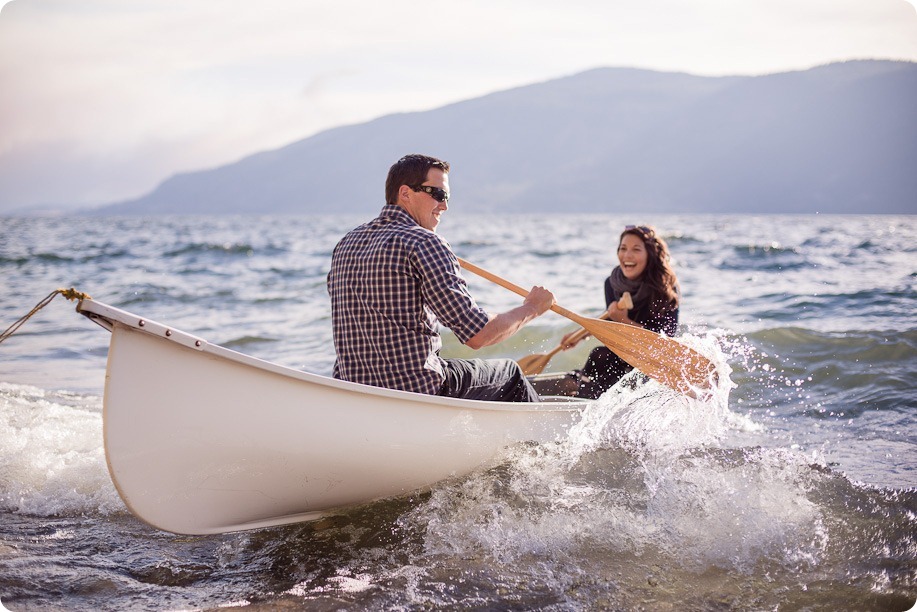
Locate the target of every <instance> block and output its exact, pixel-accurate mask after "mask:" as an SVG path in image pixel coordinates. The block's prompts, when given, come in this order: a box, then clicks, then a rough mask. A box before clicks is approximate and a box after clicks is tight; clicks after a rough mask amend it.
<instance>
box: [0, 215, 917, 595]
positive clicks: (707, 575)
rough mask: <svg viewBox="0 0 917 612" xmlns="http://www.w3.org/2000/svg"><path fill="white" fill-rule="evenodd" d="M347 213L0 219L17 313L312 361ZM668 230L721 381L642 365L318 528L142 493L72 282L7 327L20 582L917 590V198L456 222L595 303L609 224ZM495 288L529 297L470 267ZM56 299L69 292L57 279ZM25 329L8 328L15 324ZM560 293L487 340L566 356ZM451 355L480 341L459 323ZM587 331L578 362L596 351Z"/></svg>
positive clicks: (209, 587) (2, 469) (4, 437)
mask: <svg viewBox="0 0 917 612" xmlns="http://www.w3.org/2000/svg"><path fill="white" fill-rule="evenodd" d="M357 221H358V220H357V219H349V218H338V217H328V218H297V219H281V218H264V219H240V218H228V219H213V218H206V219H181V218H171V219H31V220H19V219H3V220H0V223H3V232H2V236H0V274H2V278H3V279H4V280H3V282H4V285H5V286H4V292H3V293H2V296H0V304H2V306H3V311H4V312H7V313H8V317H7V318H8V319H9V321H8V323H7V324H9V323H12V321H13V320H14V319H15V318H16V317H18V316H20V315H21V314H24V313H25V312H26V311H27V310H28V309H29V308H30V307H31V306H32V305H33V304H35V303H36V302H37V301H38V300H39V299H40V298H41V297H44V295H46V294H47V293H48V292H50V291H51V290H52V289H54V288H56V287H58V286H71V285H73V286H76V287H77V288H78V289H80V290H83V291H86V292H88V293H90V294H92V295H93V296H95V297H96V298H98V299H100V300H101V301H104V302H107V303H109V304H112V305H114V306H118V307H122V308H125V309H128V310H131V311H134V312H138V313H142V314H144V316H148V317H149V318H151V319H154V320H158V321H162V322H168V323H169V324H170V325H174V326H176V327H178V328H181V329H184V330H186V331H189V332H192V333H194V334H196V335H201V336H204V337H206V338H207V339H208V340H210V341H212V342H215V343H218V344H222V345H225V346H229V347H232V348H234V349H236V350H241V351H243V352H246V353H250V354H253V355H255V356H258V357H262V358H265V359H270V360H272V361H277V362H280V363H283V364H285V365H291V366H293V367H298V368H302V369H306V370H309V371H313V372H317V373H321V374H327V373H328V372H330V368H331V363H332V361H333V352H332V350H331V349H330V320H329V311H328V300H327V296H326V293H325V288H324V275H325V274H326V273H327V266H328V263H329V260H330V252H331V248H332V247H333V245H334V243H335V242H336V240H337V239H338V238H339V237H340V235H341V234H342V233H343V232H344V231H346V230H347V229H349V228H350V227H352V226H353V225H354V224H355V223H356V222H357ZM634 221H638V222H644V221H651V222H653V223H655V224H656V225H657V226H658V227H659V228H660V229H661V230H662V231H663V234H664V235H665V236H666V238H667V240H668V241H669V244H670V246H671V249H672V252H673V255H674V257H675V265H676V269H677V271H678V273H679V276H680V279H681V282H682V290H683V295H684V300H685V301H684V305H683V308H682V322H683V324H684V328H685V330H686V332H687V334H686V336H685V337H684V340H685V341H686V342H689V343H691V344H692V345H694V346H696V347H697V348H699V349H700V350H702V351H703V352H705V353H707V354H708V355H711V356H713V357H714V358H715V359H716V361H717V362H718V364H719V367H720V368H721V372H723V373H726V374H728V378H729V379H731V383H726V384H724V386H723V388H722V389H720V390H719V391H718V392H717V394H716V396H715V397H714V398H712V399H711V400H709V401H707V402H705V403H701V402H697V401H695V400H689V399H686V398H683V397H680V396H677V395H675V394H673V393H671V392H669V391H667V390H665V389H662V388H660V387H658V386H657V385H655V384H649V385H636V386H628V385H626V384H623V385H621V386H619V387H618V388H616V389H615V390H613V391H612V392H610V393H608V394H606V395H605V396H603V398H602V399H601V400H600V401H599V402H598V403H597V404H596V405H595V406H593V407H592V408H590V410H589V411H588V412H587V413H586V414H585V415H584V418H583V420H582V422H581V423H580V424H579V425H578V426H577V427H576V428H575V429H574V431H573V432H571V436H570V437H569V439H568V440H567V441H566V442H565V443H563V444H558V445H547V446H538V445H523V446H520V447H517V448H514V449H510V450H508V451H507V454H506V456H505V457H504V459H503V460H502V461H500V462H498V464H496V465H493V466H489V467H487V468H483V469H482V470H480V471H479V472H477V473H475V474H473V475H471V476H469V477H467V478H463V479H460V480H456V481H453V482H446V483H442V484H441V485H439V486H437V487H435V488H434V489H433V490H432V491H430V492H427V493H424V494H421V495H416V496H413V497H410V498H406V499H400V500H390V501H386V502H380V503H376V504H371V505H368V506H365V507H362V508H358V509H355V510H353V511H351V512H348V513H345V514H342V515H340V516H335V517H329V518H326V519H323V520H320V521H317V522H313V523H307V524H302V525H295V526H290V527H282V528H274V529H266V530H259V531H253V532H246V533H241V534H229V535H225V536H208V537H186V536H174V535H170V534H165V533H162V532H157V531H155V530H152V529H150V528H148V527H146V526H144V525H143V524H141V523H139V522H138V521H137V520H136V519H134V518H133V517H131V516H130V515H129V514H127V512H126V510H125V508H124V506H123V504H122V503H121V501H120V499H119V498H118V496H117V493H116V492H115V490H114V487H113V486H112V484H111V481H110V479H109V477H108V473H107V468H106V465H105V459H104V453H103V451H102V442H101V440H102V419H101V397H100V395H101V386H102V382H103V373H104V367H105V355H106V351H107V342H108V336H107V334H106V333H105V332H104V331H102V330H100V329H98V328H96V326H94V325H92V324H91V323H89V322H88V321H85V320H83V319H82V317H78V316H76V315H75V314H74V313H73V312H72V310H71V308H72V305H70V304H66V305H64V302H63V301H58V302H54V303H52V305H51V306H49V307H48V308H46V309H45V310H44V311H42V312H41V313H40V314H39V315H38V316H36V317H35V318H34V319H33V320H32V321H30V322H29V323H28V324H27V325H26V326H25V327H24V328H23V329H22V330H21V331H20V332H19V333H18V334H17V335H16V336H14V337H13V338H12V339H11V340H8V341H7V342H5V343H4V344H3V345H0V358H2V369H0V517H2V521H0V601H2V602H3V603H4V605H6V606H7V607H9V608H11V609H14V610H19V609H48V608H66V609H85V610H90V609H92V610H95V609H125V608H137V609H144V608H145V609H175V608H189V607H207V606H218V605H226V604H234V605H238V606H245V605H250V606H252V607H254V606H256V605H257V604H259V603H260V604H268V603H269V604H270V606H272V607H277V606H286V607H289V608H293V609H300V608H305V609H315V608H318V609H326V608H328V609H331V608H333V609H340V608H348V609H364V608H428V607H446V606H456V607H459V606H460V607H480V608H500V609H507V608H516V609H531V608H549V609H596V608H611V609H634V608H640V607H643V608H646V609H698V610H712V609H774V608H778V607H779V608H780V609H813V610H821V609H824V610H835V609H861V610H903V609H907V608H908V607H910V605H911V604H913V602H914V598H915V597H917V537H915V533H917V519H915V516H917V492H915V488H914V487H915V484H917V476H915V468H917V459H915V457H917V453H914V450H915V448H914V447H915V435H914V433H913V415H914V411H915V408H917V402H915V399H914V397H915V394H914V380H917V335H915V334H917V330H915V327H914V318H913V312H914V311H915V310H914V309H915V304H917V300H915V278H917V258H915V247H914V246H913V245H914V244H917V241H915V238H917V223H915V221H914V218H912V217H878V216H874V217H819V216H809V217H764V218H750V217H674V216H667V217H659V218H656V219H636V220H635V219H629V218H628V219H625V218H611V217H575V216H573V217H539V218H535V217H532V218H526V217H522V218H511V219H509V220H507V219H501V218H498V217H495V218H484V219H482V218H462V217H453V218H451V219H449V220H447V221H445V222H444V224H443V226H442V229H441V231H442V233H443V234H444V235H445V236H446V237H447V238H448V239H450V241H451V242H452V244H453V246H454V248H455V249H456V251H457V252H458V253H459V254H460V255H461V256H463V257H465V258H467V259H469V260H471V261H473V262H475V263H479V264H481V265H483V266H485V267H487V268H489V269H491V270H492V271H494V272H496V273H498V274H500V275H502V276H504V277H507V278H509V279H510V280H513V281H514V282H517V283H518V284H521V285H531V284H544V285H546V286H548V287H550V288H551V289H552V290H554V292H555V294H556V295H557V297H558V301H559V302H560V303H561V304H562V305H564V306H565V307H567V308H570V309H572V310H574V311H577V312H581V313H583V314H594V313H597V312H599V311H600V310H601V308H602V299H603V298H602V289H601V282H602V279H603V278H604V276H605V275H607V273H608V270H609V269H610V266H611V261H612V257H613V250H614V246H615V244H616V237H617V236H616V235H617V232H618V228H620V227H621V226H623V225H624V224H625V223H632V222H634ZM469 282H470V283H471V286H472V291H473V293H474V294H475V295H476V296H477V297H478V300H479V301H480V302H481V303H482V304H484V305H485V306H486V307H487V308H488V309H490V310H494V311H499V310H501V309H505V308H508V307H510V306H512V305H513V304H515V303H516V302H517V300H518V298H516V297H515V296H514V295H512V294H510V293H509V292H507V291H505V290H503V289H501V288H499V287H495V286H492V285H490V284H488V283H486V282H483V281H481V280H479V279H476V278H472V277H469ZM59 300H60V298H59ZM0 326H2V327H5V326H6V325H2V324H0ZM570 328H571V326H570V324H569V323H566V322H565V321H564V320H563V319H561V318H560V317H555V316H553V315H547V316H545V317H542V318H541V319H539V320H538V321H537V322H536V323H535V324H533V325H530V326H528V327H527V328H526V329H525V330H523V332H522V333H521V334H519V335H518V336H517V337H515V338H514V339H513V340H512V341H510V342H509V343H506V344H504V345H502V346H499V347H492V348H490V349H488V350H486V351H484V354H485V356H489V355H499V356H512V357H521V356H523V355H526V354H530V353H534V352H545V351H546V350H550V349H551V348H553V346H554V345H555V344H556V342H557V340H558V338H559V337H560V335H562V334H563V333H564V332H566V331H567V330H569V329H570ZM445 351H446V352H448V353H450V354H453V355H463V354H467V350H466V349H464V347H461V346H458V345H457V343H456V342H455V341H454V339H452V338H451V337H449V336H447V337H446V348H445ZM587 352H588V347H578V349H577V350H576V351H571V353H572V354H571V353H565V354H562V355H558V356H557V357H556V358H555V360H554V361H553V362H552V368H554V369H569V368H573V367H579V366H580V365H582V362H583V360H584V359H585V355H586V353H587Z"/></svg>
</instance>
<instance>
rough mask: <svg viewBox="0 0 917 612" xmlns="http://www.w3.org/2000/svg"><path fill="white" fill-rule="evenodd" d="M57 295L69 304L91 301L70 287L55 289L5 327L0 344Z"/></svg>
mask: <svg viewBox="0 0 917 612" xmlns="http://www.w3.org/2000/svg"><path fill="white" fill-rule="evenodd" d="M58 295H62V296H64V297H65V298H67V299H68V300H70V301H71V302H72V301H73V300H80V301H82V300H91V299H92V298H91V297H89V295H88V294H86V293H83V292H82V291H77V290H76V289H74V288H73V287H70V288H69V289H55V290H54V291H52V292H51V293H50V294H48V297H46V298H44V299H43V300H41V301H40V302H38V303H37V304H36V305H35V307H34V308H32V310H30V311H29V312H28V314H26V315H25V316H24V317H22V318H20V319H19V320H18V321H16V322H15V323H13V324H12V325H10V326H9V327H7V328H6V331H5V332H3V333H2V334H0V342H3V341H4V340H6V339H7V338H9V337H10V336H12V335H13V334H14V333H16V331H17V330H18V329H19V328H20V327H22V326H23V324H24V323H25V322H26V321H28V320H29V319H31V318H32V316H33V315H34V314H35V313H37V312H38V311H39V310H41V309H42V308H44V307H45V306H47V305H48V304H50V303H51V300H53V299H54V298H55V297H57V296H58Z"/></svg>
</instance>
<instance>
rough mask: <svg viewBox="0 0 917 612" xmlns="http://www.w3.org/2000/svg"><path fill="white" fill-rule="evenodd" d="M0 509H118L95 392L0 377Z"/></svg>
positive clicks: (51, 513) (69, 512)
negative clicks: (49, 387)
mask: <svg viewBox="0 0 917 612" xmlns="http://www.w3.org/2000/svg"><path fill="white" fill-rule="evenodd" d="M0 509H2V510H5V511H12V512H19V513H22V514H32V515H38V516H54V515H73V514H79V513H86V512H88V513H96V512H98V513H102V514H110V513H113V512H120V511H123V510H124V505H123V504H122V503H121V500H120V499H119V498H118V495H117V492H116V491H115V488H114V486H113V485H112V483H111V479H110V478H109V476H108V469H107V467H106V464H105V452H104V448H103V443H102V414H101V398H99V397H98V396H89V395H80V394H73V393H68V392H65V391H57V392H50V391H44V390H42V389H38V388H35V387H30V386H25V385H13V384H8V383H0Z"/></svg>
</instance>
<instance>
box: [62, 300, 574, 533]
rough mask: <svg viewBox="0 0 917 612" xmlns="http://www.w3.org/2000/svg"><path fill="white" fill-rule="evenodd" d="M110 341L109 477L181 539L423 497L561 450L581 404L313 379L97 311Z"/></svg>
mask: <svg viewBox="0 0 917 612" xmlns="http://www.w3.org/2000/svg"><path fill="white" fill-rule="evenodd" d="M80 311H81V312H83V313H84V314H87V315H90V318H93V319H94V320H96V321H97V322H99V323H100V324H102V325H103V326H105V327H107V328H109V329H110V331H111V332H112V337H111V345H110V348H109V356H108V368H107V373H106V381H105V399H104V439H105V452H106V459H107V462H108V467H109V471H110V473H111V477H112V480H113V482H114V483H115V486H116V488H117V489H118V492H119V494H120V495H121V497H122V499H123V500H124V502H125V504H126V505H127V506H128V508H129V509H130V510H131V511H132V512H133V513H134V514H135V515H137V516H138V517H140V518H141V519H142V520H144V521H146V522H147V523H149V524H151V525H153V526H154V527H157V528H159V529H163V530H166V531H172V532H176V533H187V534H207V533H224V532H228V531H237V530H242V529H252V528H257V527H267V526H272V525H281V524H285V523H291V522H297V521H302V520H311V519H315V518H318V517H320V516H322V515H325V514H329V513H332V512H334V511H337V510H340V509H342V508H346V507H349V506H354V505H357V504H363V503H367V502H370V501H374V500H378V499H383V498H387V497H393V496H398V495H404V494H407V493H411V492H414V491H421V490H424V489H427V488H429V487H430V486H432V485H433V484H435V483H437V482H439V481H442V480H444V479H448V478H452V477H458V476H462V475H465V474H468V473H470V472H471V471H473V470H475V469H478V468H480V467H481V466H485V465H487V464H488V463H489V462H491V461H493V460H494V459H495V458H497V457H498V456H499V455H500V452H501V451H502V449H503V448H505V447H506V446H508V445H512V444H514V443H518V442H522V441H528V440H531V441H536V442H549V441H554V440H558V439H560V438H561V437H562V436H564V435H565V434H566V432H567V430H568V428H569V427H570V425H572V424H573V423H574V422H575V421H576V420H577V419H578V418H579V414H580V411H581V409H582V408H583V407H584V405H585V404H583V403H582V402H572V401H567V402H561V401H559V400H558V401H555V402H546V403H543V404H507V403H499V402H475V401H470V400H457V399H451V398H439V397H433V396H426V395H420V394H415V393H405V392H399V391H393V390H388V389H377V388H375V387H367V386H364V385H357V384H353V383H347V382H343V381H338V380H334V379H330V378H327V377H322V376H316V375H313V374H308V373H304V372H299V371H296V370H291V369H288V368H284V367H282V366H278V365H276V364H270V363H268V362H263V361H260V360H257V359H255V358H252V357H249V356H245V355H242V354H240V353H236V352H234V351H230V350H229V349H225V348H223V347H219V346H215V345H210V344H209V343H206V342H205V341H202V340H200V339H198V338H196V337H194V336H190V335H188V334H185V333H183V332H180V331H178V330H174V329H169V328H166V327H165V326H162V325H160V324H157V323H154V322H150V321H143V320H142V319H140V318H138V317H136V316H135V315H131V314H130V313H126V312H124V311H119V310H117V309H113V308H111V307H107V306H105V305H102V304H99V303H91V302H90V303H86V304H83V305H81V306H80Z"/></svg>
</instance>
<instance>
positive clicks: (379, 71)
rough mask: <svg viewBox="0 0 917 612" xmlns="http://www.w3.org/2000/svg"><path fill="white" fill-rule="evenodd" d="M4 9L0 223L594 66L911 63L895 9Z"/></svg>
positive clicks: (205, 0)
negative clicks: (340, 128) (6, 213)
mask: <svg viewBox="0 0 917 612" xmlns="http://www.w3.org/2000/svg"><path fill="white" fill-rule="evenodd" d="M562 7H563V8H562V9H559V8H558V5H557V3H556V2H554V1H553V0H528V1H525V2H523V1H522V0H508V1H507V2H501V3H492V2H489V1H487V0H467V1H466V2H462V3H453V4H450V5H443V4H440V5H430V6H428V7H426V8H425V9H424V10H418V8H417V5H416V3H414V2H410V1H408V0H391V1H390V2H386V3H367V2H365V1H363V0H312V1H310V2H297V1H295V0H262V1H261V2H258V3H242V2H225V1H224V0H186V1H185V2H181V3H171V2H169V3H165V2H156V1H154V0H80V1H79V2H74V1H72V0H14V1H13V2H7V3H5V4H4V6H3V8H2V11H0V91H3V95H2V96H0V125H2V129H0V212H2V211H3V210H8V209H9V208H12V207H18V206H29V205H34V204H37V203H41V202H59V203H62V204H69V205H76V204H86V203H103V202H106V201H112V200H117V199H123V198H128V197H133V196H137V195H141V194H142V193H144V192H146V191H148V190H150V189H152V188H153V187H155V185H156V184H157V183H158V182H160V181H162V180H164V179H165V178H167V177H168V176H169V175H170V174H172V173H175V172H179V171H188V170H194V169H200V168H205V167H212V166H216V165H219V164H223V163H227V162H230V161H233V160H235V159H238V158H240V157H242V156H244V155H247V154H250V153H254V152H257V151H260V150H265V149H270V148H275V147H279V146H282V145H285V144H288V143H290V142H293V141H295V140H298V139H300V138H303V137H306V136H309V135H311V134H314V133H316V132H318V131H320V130H322V129H327V128H329V127H333V126H336V125H340V124H345V123H355V122H360V121H366V120H369V119H372V118H374V117H378V116H381V115H384V114H388V113H392V112H407V111H414V110H423V109H428V108H433V107H436V106H439V105H442V104H446V103H449V102H454V101H457V100H461V99H468V98H472V97H476V96H480V95H483V94H486V93H489V92H492V91H496V90H500V89H506V88H510V87H515V86H520V85H524V84H528V83H532V82H537V81H543V80H546V79H550V78H556V77H559V76H564V75H568V74H572V73H575V72H579V71H582V70H587V69H589V68H594V67H598V66H633V67H640V68H653V69H658V70H677V71H687V72H693V73H696V74H708V75H717V74H760V73H765V72H776V71H781V70H792V69H803V68H807V67H809V66H813V65H817V64H822V63H827V62H829V61H836V60H843V59H851V58H862V57H886V58H894V59H911V60H917V16H915V14H914V9H913V8H912V7H911V6H909V5H907V4H906V3H905V2H904V1H903V0H875V1H874V2H869V3H863V2H862V1H861V0H769V1H768V2H760V1H758V0H736V1H735V2H730V3H721V2H720V1H719V0H689V1H684V0H620V1H618V2H607V1H606V0H568V1H567V2H565V3H563V5H562Z"/></svg>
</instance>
